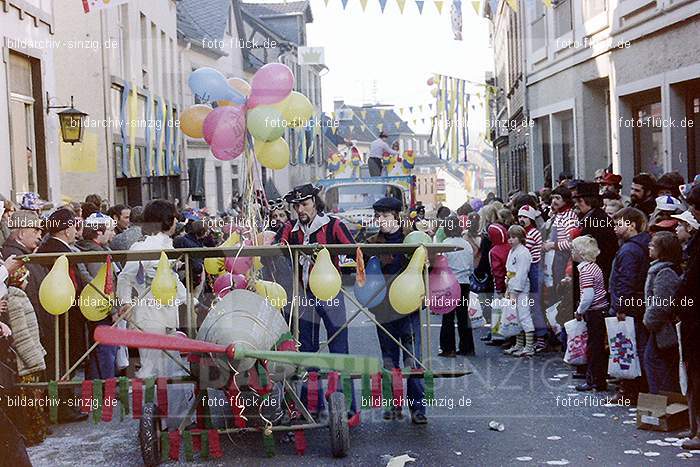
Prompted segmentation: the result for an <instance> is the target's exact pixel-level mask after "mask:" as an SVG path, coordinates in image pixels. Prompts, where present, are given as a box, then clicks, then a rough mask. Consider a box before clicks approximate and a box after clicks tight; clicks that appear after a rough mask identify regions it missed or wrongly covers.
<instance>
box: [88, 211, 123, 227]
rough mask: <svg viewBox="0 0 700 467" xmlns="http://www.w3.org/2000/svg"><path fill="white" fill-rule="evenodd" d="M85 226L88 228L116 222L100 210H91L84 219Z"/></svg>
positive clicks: (112, 224)
mask: <svg viewBox="0 0 700 467" xmlns="http://www.w3.org/2000/svg"><path fill="white" fill-rule="evenodd" d="M84 223H85V226H86V227H90V228H98V227H102V226H103V225H104V226H114V225H115V224H116V222H115V221H114V219H112V218H111V217H110V216H108V215H106V214H102V213H101V212H93V213H92V214H90V215H89V216H88V217H87V219H85V222H84Z"/></svg>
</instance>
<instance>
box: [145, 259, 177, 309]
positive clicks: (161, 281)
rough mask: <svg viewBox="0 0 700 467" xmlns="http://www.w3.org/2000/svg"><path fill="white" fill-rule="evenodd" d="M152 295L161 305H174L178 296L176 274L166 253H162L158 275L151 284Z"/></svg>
mask: <svg viewBox="0 0 700 467" xmlns="http://www.w3.org/2000/svg"><path fill="white" fill-rule="evenodd" d="M151 294H153V298H155V299H156V300H158V301H159V302H160V303H161V304H172V301H173V300H175V296H176V295H177V281H176V280H175V273H174V272H173V270H172V269H170V263H168V256H167V255H166V254H165V252H164V251H161V252H160V259H159V260H158V267H157V268H156V275H155V277H154V278H153V282H151Z"/></svg>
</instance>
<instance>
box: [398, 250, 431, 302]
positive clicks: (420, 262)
mask: <svg viewBox="0 0 700 467" xmlns="http://www.w3.org/2000/svg"><path fill="white" fill-rule="evenodd" d="M426 255H427V251H426V249H425V247H424V246H423V245H421V246H419V247H418V248H417V249H416V251H414V252H413V256H411V261H410V262H409V263H408V266H406V269H405V270H404V271H403V272H402V273H401V274H399V275H398V277H397V278H396V279H394V282H392V283H391V287H390V288H389V303H390V304H391V307H392V308H393V309H394V310H396V312H397V313H400V314H402V315H407V314H409V313H413V312H414V311H416V310H417V309H418V308H420V306H421V303H422V302H423V297H424V296H425V283H424V282H423V266H424V265H425V257H426Z"/></svg>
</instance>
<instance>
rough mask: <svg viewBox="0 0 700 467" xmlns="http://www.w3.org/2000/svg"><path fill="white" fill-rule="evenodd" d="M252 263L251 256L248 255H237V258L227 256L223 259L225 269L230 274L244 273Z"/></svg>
mask: <svg viewBox="0 0 700 467" xmlns="http://www.w3.org/2000/svg"><path fill="white" fill-rule="evenodd" d="M252 265H253V258H251V257H250V256H239V257H238V258H235V257H233V256H229V257H228V258H226V261H225V267H226V270H227V271H228V272H230V273H232V274H245V273H246V272H248V270H249V269H250V267H251V266H252Z"/></svg>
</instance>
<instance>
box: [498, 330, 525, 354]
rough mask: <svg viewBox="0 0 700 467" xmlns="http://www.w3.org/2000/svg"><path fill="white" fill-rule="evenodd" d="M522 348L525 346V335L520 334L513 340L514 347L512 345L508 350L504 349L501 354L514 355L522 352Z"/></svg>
mask: <svg viewBox="0 0 700 467" xmlns="http://www.w3.org/2000/svg"><path fill="white" fill-rule="evenodd" d="M524 346H525V333H523V332H521V333H520V334H518V336H517V338H516V339H515V345H513V346H512V347H510V348H509V349H505V350H504V351H503V353H504V354H506V355H515V352H520V351H521V350H523V347H524Z"/></svg>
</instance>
